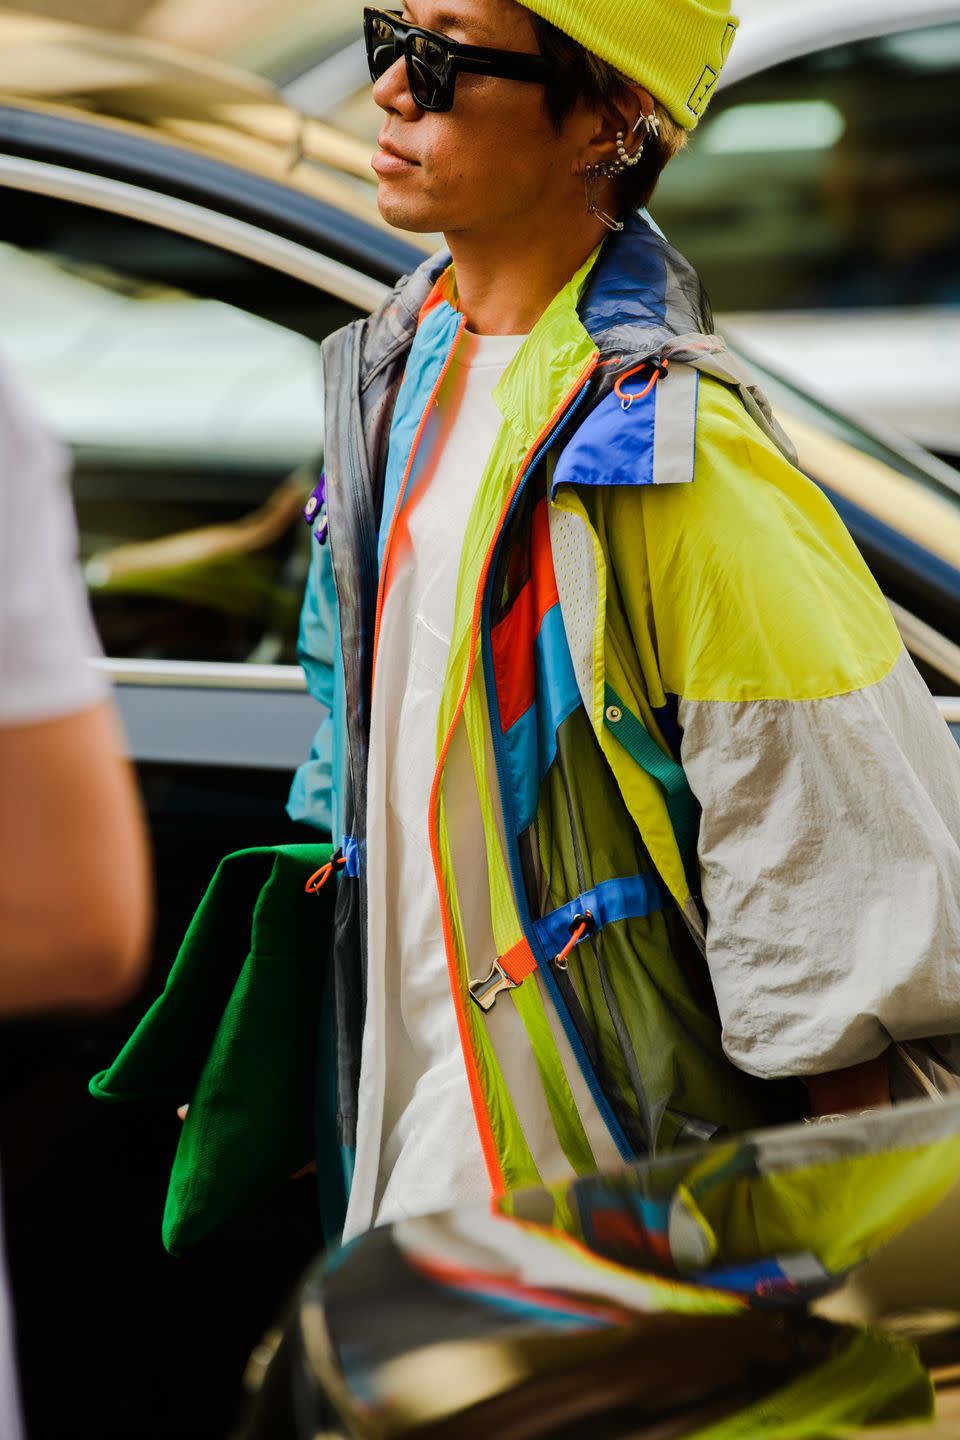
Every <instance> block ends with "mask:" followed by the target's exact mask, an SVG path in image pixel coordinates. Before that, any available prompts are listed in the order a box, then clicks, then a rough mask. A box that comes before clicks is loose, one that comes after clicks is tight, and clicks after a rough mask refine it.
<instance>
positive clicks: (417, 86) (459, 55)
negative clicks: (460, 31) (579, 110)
mask: <svg viewBox="0 0 960 1440" xmlns="http://www.w3.org/2000/svg"><path fill="white" fill-rule="evenodd" d="M363 38H364V40H365V41H366V45H367V63H368V64H369V66H370V78H371V79H372V80H374V81H377V80H379V79H380V76H381V75H385V74H386V73H387V71H388V70H389V69H390V67H391V66H392V65H395V64H396V62H397V61H398V60H399V59H400V57H401V56H403V57H404V58H405V59H406V62H407V81H408V83H409V85H410V93H411V95H412V96H413V98H414V100H416V102H417V104H418V105H419V106H420V108H421V110H451V109H452V108H453V91H454V86H455V85H456V80H457V72H458V71H459V70H467V71H469V72H470V73H471V74H472V75H496V76H498V77H499V78H500V79H502V80H533V81H536V82H537V83H539V84H541V85H542V84H543V83H544V81H546V80H548V79H549V78H550V76H551V75H552V74H553V66H552V65H551V64H550V61H549V60H546V59H545V58H544V57H543V56H542V55H526V54H523V53H522V52H520V51H517V50H488V49H487V48H486V47H485V46H482V45H457V44H456V43H455V42H454V41H453V40H448V39H447V37H446V35H440V34H438V33H437V32H436V31H435V30H421V29H420V28H419V27H418V26H416V25H408V24H406V22H405V21H404V19H403V12H402V11H400V10H373V9H370V8H369V7H368V8H367V9H365V10H364V12H363Z"/></svg>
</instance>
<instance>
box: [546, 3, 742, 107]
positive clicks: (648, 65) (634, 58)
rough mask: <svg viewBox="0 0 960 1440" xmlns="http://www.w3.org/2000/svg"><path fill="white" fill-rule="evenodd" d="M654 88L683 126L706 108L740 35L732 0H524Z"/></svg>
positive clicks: (653, 92)
mask: <svg viewBox="0 0 960 1440" xmlns="http://www.w3.org/2000/svg"><path fill="white" fill-rule="evenodd" d="M520 4H521V5H525V6H526V8H527V9H528V10H532V11H533V12H534V14H535V15H539V16H541V17H542V19H544V20H549V22H550V24H551V25H556V27H557V29H558V30H562V31H563V33H564V34H565V35H569V36H570V39H571V40H576V41H577V43H578V44H580V45H583V46H584V48H585V49H587V50H590V51H592V53H593V54H594V55H597V56H599V58H600V59H601V60H606V62H607V63H608V65H612V66H613V67H614V69H616V70H619V71H620V73H621V75H626V77H627V79H628V80H634V81H636V83H637V84H638V85H642V86H643V87H644V89H646V90H649V91H650V94H651V95H652V96H653V97H654V99H656V100H659V101H660V104H661V105H663V106H664V107H665V108H666V109H667V110H668V111H669V112H670V114H671V115H672V116H673V118H674V120H676V122H677V124H678V125H682V126H683V128H684V129H685V130H692V129H693V127H694V126H695V125H696V123H697V121H698V120H699V119H700V116H701V115H702V114H703V112H704V110H705V109H706V108H707V103H708V102H709V100H710V97H711V95H712V94H713V91H714V89H715V87H716V83H717V80H718V78H719V75H720V71H721V70H722V69H723V65H724V61H725V60H726V58H727V55H728V54H729V51H730V46H731V45H732V43H733V37H734V35H735V34H736V33H737V25H738V23H739V22H738V20H737V17H736V16H735V15H731V14H730V0H520Z"/></svg>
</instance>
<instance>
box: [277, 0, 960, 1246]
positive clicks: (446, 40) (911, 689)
mask: <svg viewBox="0 0 960 1440" xmlns="http://www.w3.org/2000/svg"><path fill="white" fill-rule="evenodd" d="M365 28H366V40H367V49H368V55H369V59H370V65H371V72H372V74H373V76H374V78H375V86H374V96H375V99H376V100H377V103H378V104H379V105H380V107H381V108H382V110H383V111H384V115H385V120H384V124H383V129H382V131H381V134H380V140H379V149H378V152H377V154H376V156H375V157H374V160H373V167H374V170H375V171H376V173H377V176H378V179H379V203H380V208H381V211H382V213H383V215H384V216H385V217H386V218H387V219H388V220H389V221H391V222H392V223H393V224H395V225H398V226H402V227H405V228H407V229H410V230H417V231H423V232H434V231H442V232H443V234H444V236H445V239H446V242H447V245H448V247H449V252H450V253H449V255H448V256H447V255H445V256H442V257H440V258H438V259H437V260H434V261H431V262H429V263H428V264H426V265H425V266H424V267H423V268H422V269H421V270H420V271H419V272H418V273H417V274H416V275H414V276H412V277H411V278H410V279H409V280H407V281H405V282H403V283H402V284H401V285H400V286H399V287H398V289H397V291H396V292H395V294H394V295H393V296H392V297H391V299H390V300H389V301H388V303H387V304H386V305H385V306H384V308H383V309H382V310H381V312H380V313H379V314H378V315H376V316H374V317H373V318H372V319H370V320H369V321H367V322H365V323H363V324H361V325H358V326H355V327H353V328H351V329H349V330H347V331H345V332H342V333H341V334H339V335H337V336H335V337H333V339H331V341H329V342H328V344H327V347H326V351H325V363H326V375H327V443H326V515H325V516H324V517H323V518H322V520H321V522H320V524H319V525H318V526H317V533H318V538H320V539H321V540H323V541H324V542H325V543H324V544H322V545H321V546H320V547H318V549H317V551H316V561H315V570H314V574H313V576H312V577H311V583H310V587H309V590H308V595H307V600H306V605H305V610H304V620H303V629H302V642H303V643H302V651H303V659H304V663H305V667H306V669H307V674H308V678H309V680H310V684H311V689H312V691H313V693H314V694H315V695H316V696H317V697H318V698H319V699H321V700H323V701H324V702H325V703H327V704H330V705H331V706H332V711H333V716H332V722H331V726H330V731H329V733H327V734H324V735H321V737H320V739H319V742H318V747H317V749H316V751H315V754H314V757H313V760H312V761H311V762H310V763H309V764H308V765H307V766H305V767H304V768H303V769H302V771H301V773H300V774H299V776H298V779H297V782H296V785H295V788H294V793H293V797H292V800H291V810H292V812H293V813H295V814H297V815H300V816H303V817H306V818H313V819H314V820H315V821H316V822H318V823H322V822H323V821H324V819H325V818H327V817H328V816H329V818H330V819H331V821H332V824H333V826H334V829H335V832H336V833H337V834H341V833H342V834H344V835H345V836H347V837H348V838H347V840H346V841H345V845H344V860H343V865H344V872H345V873H344V874H343V875H342V876H341V879H340V881H339V892H338V897H337V907H336V926H335V935H334V938H333V947H332V956H333V970H334V980H335V989H336V1032H335V1034H334V1035H333V1036H329V1037H327V1042H328V1046H327V1049H326V1051H325V1065H324V1073H325V1074H327V1073H328V1072H329V1071H331V1070H332V1069H333V1068H334V1067H335V1068H336V1071H337V1094H336V1097H335V1099H334V1098H333V1097H331V1096H325V1097H324V1098H323V1102H322V1105H321V1111H322V1115H321V1123H322V1124H323V1123H325V1122H329V1124H330V1126H331V1127H332V1126H333V1125H334V1124H336V1126H337V1129H338V1134H339V1140H340V1144H341V1147H342V1151H343V1154H344V1158H345V1173H346V1175H347V1180H348V1189H349V1208H348V1215H347V1224H346V1231H345V1233H346V1234H347V1235H348V1236H349V1235H353V1234H356V1233H358V1232H359V1231H360V1230H361V1229H363V1228H364V1227H366V1226H368V1225H370V1224H371V1223H375V1222H384V1221H388V1220H392V1219H395V1218H397V1217H399V1216H402V1215H405V1214H417V1213H423V1212H426V1211H428V1210H431V1209H437V1208H440V1207H442V1206H445V1205H448V1204H453V1203H456V1202H460V1201H463V1200H467V1199H470V1198H480V1197H482V1196H485V1195H487V1194H489V1192H490V1191H491V1190H492V1191H493V1192H494V1193H498V1192H500V1191H502V1190H503V1189H505V1188H509V1187H514V1186H522V1185H525V1184H531V1183H536V1182H537V1181H538V1180H540V1179H547V1180H550V1179H559V1178H561V1177H563V1176H565V1175H569V1174H570V1173H571V1172H573V1173H583V1172H585V1171H589V1170H591V1169H593V1168H596V1167H598V1166H604V1165H610V1164H615V1163H617V1162H618V1161H619V1160H620V1159H621V1158H629V1157H632V1156H636V1155H642V1154H645V1153H649V1152H651V1151H653V1150H654V1149H657V1150H663V1149H666V1148H669V1147H670V1146H672V1145H674V1144H676V1143H678V1142H680V1141H684V1140H687V1139H698V1138H700V1139H702V1138H706V1137H709V1136H710V1135H712V1134H715V1133H717V1132H718V1131H721V1130H733V1129H739V1128H743V1127H745V1126H751V1125H754V1124H757V1123H762V1122H765V1121H776V1120H783V1119H789V1118H796V1117H798V1116H800V1115H804V1114H807V1113H810V1112H812V1113H813V1114H819V1113H824V1112H833V1111H837V1110H841V1109H861V1108H867V1107H873V1106H877V1105H881V1104H886V1103H888V1102H889V1099H890V1094H891V1084H893V1086H894V1088H895V1089H896V1088H902V1085H901V1080H900V1079H899V1070H900V1069H901V1068H904V1067H905V1068H906V1069H907V1070H909V1071H910V1074H911V1075H912V1076H914V1078H915V1079H916V1080H917V1082H918V1084H919V1085H920V1086H921V1087H922V1086H924V1085H926V1084H928V1083H929V1082H928V1079H927V1071H929V1070H930V1068H931V1064H932V1062H933V1061H934V1060H936V1061H939V1060H942V1059H944V1058H945V1057H948V1055H949V1041H948V1040H940V1041H938V1042H937V1043H936V1044H934V1043H933V1042H932V1041H931V1042H930V1043H929V1044H925V1045H920V1046H919V1047H912V1048H911V1049H910V1050H909V1051H908V1050H906V1049H904V1048H903V1047H900V1048H898V1049H897V1050H893V1049H891V1045H892V1042H901V1041H912V1040H918V1039H919V1040H923V1039H924V1038H925V1037H936V1036H941V1037H942V1036H945V1035H949V1034H950V1033H951V1032H953V1031H955V1030H956V1029H957V1028H958V1023H960V985H958V983H957V975H956V962H955V956H956V954H957V948H958V940H960V908H958V899H957V897H958V896H960V847H958V839H960V783H958V782H960V759H958V755H957V752H956V748H955V747H954V745H953V742H952V740H951V738H950V736H949V734H948V732H947V730H946V727H945V726H944V725H943V724H942V722H941V721H940V719H939V716H938V715H937V713H936V711H935V708H934V707H933V705H932V703H931V701H930V699H929V696H928V695H927V693H926V691H925V689H924V687H923V685H922V683H921V681H920V679H919V677H918V676H917V674H916V671H915V670H914V668H913V666H912V663H911V661H910V660H909V658H908V656H907V655H906V653H905V652H904V650H903V647H902V644H901V642H900V640H899V637H898V634H897V632H896V629H895V627H894V624H893V621H892V619H891V617H890V614H889V611H888V610H887V607H886V606H885V604H884V602H883V599H882V597H881V596H880V594H879V592H878V590H877V588H876V585H875V584H874V582H873V580H872V578H871V577H870V575H869V573H868V571H867V570H866V568H865V566H864V564H863V562H862V560H861V559H860V557H859V555H858V554H857V552H856V550H855V548H854V546H853V544H852V542H851V540H850V538H849V536H848V535H847V533H846V532H845V530H844V529H843V527H842V525H841V523H840V521H839V520H838V518H837V516H836V515H835V513H834V512H833V511H832V509H831V508H830V506H829V504H828V503H827V502H826V500H825V499H824V497H823V496H822V495H821V493H820V492H819V491H818V490H817V489H816V487H814V486H813V485H812V484H810V483H809V482H808V481H807V480H806V479H805V478H804V477H803V476H802V475H800V474H799V472H798V471H797V470H796V469H795V468H794V465H793V463H792V454H791V450H790V445H789V442H788V441H787V439H786V437H785V436H784V435H783V434H782V432H781V431H780V430H779V429H778V427H777V426H776V424H775V422H773V420H772V418H771V416H770V414H769V410H768V408H767V407H766V404H765V402H764V401H763V398H762V396H760V395H759V393H758V392H757V391H756V390H755V389H754V388H753V387H751V386H749V384H748V383H746V382H745V381H743V380H742V378H741V376H740V374H739V372H738V371H737V369H736V368H735V366H734V364H733V362H732V360H731V358H730V357H729V356H728V355H727V354H726V351H725V349H724V347H723V344H722V342H721V341H720V340H718V339H717V337H716V336H714V335H713V334H712V333H711V321H710V314H709V309H708V305H707V302H706V300H705V297H704V295H703V293H702V290H701V287H700V284H699V282H698V280H697V278H696V276H695V274H694V273H693V271H692V270H691V269H690V268H689V266H688V265H687V263H686V262H685V261H684V260H683V259H682V258H681V257H680V256H679V255H677V254H676V253H675V252H674V251H672V250H671V249H670V247H669V245H668V244H667V243H666V242H665V241H664V240H663V238H662V237H661V236H660V235H659V233H658V232H657V231H656V229H655V227H653V226H652V224H651V223H650V222H649V220H648V219H647V218H646V217H645V215H643V214H642V213H640V212H639V211H638V206H640V205H643V204H645V203H646V201H647V200H648V199H649V196H650V194H651V192H652V190H653V188H654V186H655V184H656V181H657V178H658V176H659V174H660V171H661V170H662V168H663V165H664V164H665V163H666V162H667V161H668V160H669V159H670V157H671V156H672V155H673V154H674V153H675V152H676V151H677V150H678V149H679V148H680V147H681V145H682V143H683V141H684V139H685V136H686V134H687V132H689V131H690V130H692V129H693V128H694V127H695V125H696V123H697V121H698V119H699V117H700V115H701V114H702V113H703V110H704V108H705V106H706V105H707V103H708V102H709V99H710V96H711V93H712V90H713V88H714V86H715V84H716V80H717V77H718V75H719V73H720V70H721V68H722V66H723V63H724V60H725V58H726V55H727V52H728V50H729V47H730V44H731V42H732V40H733V37H734V33H735V28H736V21H735V19H734V18H733V17H732V16H731V15H730V14H729V11H728V4H727V0H524V3H517V0H409V3H408V6H407V9H406V10H405V11H404V13H403V16H402V17H401V16H400V15H399V14H396V13H393V12H387V11H367V12H365ZM478 47H479V48H478ZM451 259H452V264H451V263H450V262H451ZM318 500H319V496H318ZM308 510H309V511H310V513H311V515H313V514H314V511H315V510H316V502H315V504H314V505H312V506H311V507H308ZM314 518H316V517H315V516H314ZM331 662H332V663H331ZM327 747H329V748H327ZM331 775H332V778H333V783H332V787H331V788H332V809H328V804H330V803H331V802H330V801H329V797H328V796H327V794H326V791H325V786H326V785H327V783H328V781H329V778H330V776H331ZM894 1058H895V1061H896V1063H895V1065H894V1064H893V1063H892V1062H893V1059H894ZM895 1070H896V1072H897V1073H896V1075H895V1076H894V1078H893V1080H891V1075H893V1072H894V1071H895ZM801 1078H802V1080H803V1081H804V1082H805V1084H801V1083H800V1080H801ZM354 1155H355V1168H354ZM329 1169H330V1167H329V1165H323V1166H322V1174H323V1176H324V1183H325V1184H326V1185H327V1186H329V1184H330V1179H329Z"/></svg>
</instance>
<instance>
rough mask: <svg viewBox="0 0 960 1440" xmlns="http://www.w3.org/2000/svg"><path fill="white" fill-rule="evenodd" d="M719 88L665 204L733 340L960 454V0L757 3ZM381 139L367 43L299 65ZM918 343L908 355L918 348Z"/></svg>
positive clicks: (804, 380)
mask: <svg viewBox="0 0 960 1440" xmlns="http://www.w3.org/2000/svg"><path fill="white" fill-rule="evenodd" d="M734 9H735V10H736V11H737V12H739V14H740V18H741V24H740V30H739V33H738V35H737V39H736V42H735V44H734V45H733V48H732V50H731V52H730V59H729V61H728V63H727V65H726V67H725V69H724V71H723V74H722V75H721V77H720V81H719V84H718V87H717V95H716V97H715V99H714V101H713V103H712V105H711V107H710V109H709V111H708V112H707V115H706V116H705V118H704V120H703V123H702V124H701V125H700V127H699V129H698V131H697V134H696V136H695V139H694V142H693V143H692V144H691V145H690V147H689V149H688V150H687V152H686V153H685V154H683V155H681V156H680V157H679V158H678V159H677V160H676V161H675V162H674V163H673V164H672V165H671V166H670V167H669V169H668V170H667V171H666V173H665V175H664V178H663V181H662V183H661V185H660V187H659V188H658V190H657V193H656V196H655V198H654V203H653V213H654V215H655V217H656V219H657V222H658V224H659V225H660V226H661V227H662V228H663V229H664V230H665V232H666V233H667V235H668V236H669V238H670V239H671V240H672V241H673V243H674V244H676V245H677V248H678V249H679V250H681V251H682V252H683V253H684V254H686V255H689V256H691V258H693V259H694V260H695V262H696V264H697V267H698V269H699V270H700V272H701V274H702V276H703V278H704V280H705V282H706V285H707V289H708V291H709V293H710V296H711V299H712V300H713V303H714V305H715V307H716V309H717V313H718V315H719V317H720V320H719V326H720V328H721V330H723V332H724V333H725V334H726V335H727V336H728V338H730V339H733V340H736V341H738V342H739V343H740V344H741V345H742V346H743V347H744V348H746V347H749V349H750V351H751V353H752V354H753V355H754V356H756V357H757V358H761V359H766V360H767V361H768V362H769V364H770V365H771V366H772V367H773V368H774V369H776V370H777V371H779V372H780V373H783V374H789V375H791V376H792V377H794V378H796V379H797V380H798V381H799V383H800V384H801V385H802V386H804V387H805V388H806V389H808V390H812V391H815V392H816V393H818V394H820V395H821V396H823V397H824V399H826V400H827V401H828V403H829V402H833V403H836V404H839V405H840V406H841V408H845V409H847V410H850V411H852V412H854V413H856V414H858V415H860V416H862V417H865V418H867V419H869V420H871V421H872V422H873V424H874V426H879V427H882V428H884V429H888V428H889V427H893V428H895V429H897V430H899V431H900V432H901V433H902V434H904V435H907V436H909V437H910V438H911V439H914V440H917V441H919V442H920V443H921V444H923V445H925V446H926V447H927V448H928V449H930V450H933V451H935V452H936V453H938V454H939V455H941V456H944V457H947V458H951V459H953V460H954V461H955V460H956V459H957V458H958V457H960V404H958V398H960V396H958V388H957V379H956V377H957V375H958V374H960V144H958V141H960V3H958V0H915V3H911V4H910V5H909V6H905V5H904V4H903V0H876V3H871V0H805V3H804V4H802V5H798V4H795V3H792V0H739V3H737V4H736V5H735V6H734ZM285 93H286V95H287V97H288V99H289V100H290V101H291V103H294V104H296V105H298V106H300V107H301V108H303V109H305V110H308V111H310V112H311V113H316V114H318V115H323V116H324V117H326V118H327V119H329V120H330V121H331V122H332V123H335V124H337V125H340V126H341V127H345V128H348V129H350V130H351V131H352V132H353V133H354V134H355V135H356V136H357V137H358V138H362V139H364V140H366V141H367V142H368V143H369V142H370V141H372V139H373V137H374V135H375V134H376V130H377V127H378V122H377V120H376V113H377V112H376V110H375V107H374V106H373V105H372V104H371V102H370V100H369V85H368V81H367V75H366V61H365V56H364V52H363V46H362V44H361V43H359V41H358V40H357V39H356V38H352V37H351V38H348V37H347V35H346V34H345V35H344V39H343V44H342V46H341V48H340V50H339V51H337V52H335V53H334V54H326V55H325V58H324V59H322V60H321V61H319V62H318V63H317V64H315V65H308V64H306V63H305V62H304V61H301V66H300V68H298V69H296V70H294V71H292V72H290V73H288V75H287V78H286V85H285ZM908 357H909V358H908Z"/></svg>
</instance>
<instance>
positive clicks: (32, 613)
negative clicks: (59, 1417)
mask: <svg viewBox="0 0 960 1440" xmlns="http://www.w3.org/2000/svg"><path fill="white" fill-rule="evenodd" d="M66 468H67V466H66V457H65V455H64V453H63V451H62V450H61V448H60V447H59V445H57V444H56V442H55V441H53V440H52V439H50V437H49V436H48V435H47V434H46V432H45V430H44V429H43V427H42V426H41V424H40V422H39V421H38V419H37V417H36V415H35V413H34V411H33V408H32V406H31V405H30V403H29V402H28V400H27V399H26V397H25V396H24V394H23V393H22V392H21V391H20V389H19V388H18V387H17V386H16V385H15V384H14V382H13V380H12V379H11V377H10V375H9V374H8V373H7V372H6V371H5V370H4V369H3V367H2V366H0V726H3V725H29V724H31V723H33V722H35V721H37V722H39V721H43V720H49V719H52V718H53V717H55V716H59V715H68V714H72V713H75V712H78V711H81V710H85V709H87V708H88V707H89V706H91V705H94V704H96V703H97V702H98V701H99V700H101V699H103V697H104V694H105V690H106V686H105V682H104V680H103V679H102V677H101V676H100V675H99V674H98V673H97V671H95V670H94V668H93V666H92V665H91V664H90V663H89V657H90V656H92V655H94V654H96V653H97V651H98V648H99V647H98V645H97V641H96V636H95V633H94V629H93V624H92V621H91V619H90V612H89V609H88V606H87V599H86V594H85V592H84V589H83V582H82V580H81V578H80V574H79V571H78V568H77V564H76V543H77V537H76V526H75V523H74V519H73V510H72V508H71V504H70V494H69V491H68V489H67V484H66V478H65V477H66ZM2 804H3V795H2V793H0V805H2ZM2 1246H3V1229H2V1217H0V1440H21V1437H22V1434H23V1430H22V1426H21V1422H20V1413H19V1412H20V1407H19V1402H18V1397H17V1382H16V1371H15V1367H14V1352H13V1325H12V1320H11V1315H10V1304H9V1298H8V1294H7V1281H6V1261H5V1258H4V1253H3V1248H2Z"/></svg>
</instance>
